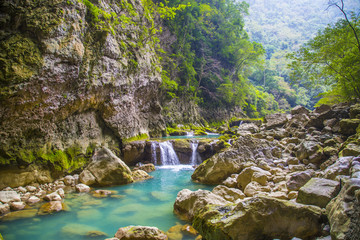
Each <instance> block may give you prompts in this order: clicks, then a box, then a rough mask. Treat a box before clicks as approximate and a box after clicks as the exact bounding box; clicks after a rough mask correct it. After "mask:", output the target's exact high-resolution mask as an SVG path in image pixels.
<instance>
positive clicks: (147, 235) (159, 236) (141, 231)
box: [115, 226, 168, 240]
mask: <svg viewBox="0 0 360 240" xmlns="http://www.w3.org/2000/svg"><path fill="white" fill-rule="evenodd" d="M115 238H117V239H119V240H167V239H168V237H167V236H166V235H165V233H164V232H163V231H161V230H159V229H158V228H156V227H144V226H128V227H122V228H119V229H118V230H117V232H116V233H115Z"/></svg>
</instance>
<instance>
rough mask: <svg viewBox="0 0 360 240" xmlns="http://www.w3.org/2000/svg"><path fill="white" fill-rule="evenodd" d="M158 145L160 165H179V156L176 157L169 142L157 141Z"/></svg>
mask: <svg viewBox="0 0 360 240" xmlns="http://www.w3.org/2000/svg"><path fill="white" fill-rule="evenodd" d="M159 146H160V159H161V164H162V165H180V161H179V158H178V157H177V155H176V153H175V150H174V148H173V146H172V144H171V142H169V141H166V142H161V143H159Z"/></svg>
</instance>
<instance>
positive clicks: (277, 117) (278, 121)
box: [265, 113, 288, 129]
mask: <svg viewBox="0 0 360 240" xmlns="http://www.w3.org/2000/svg"><path fill="white" fill-rule="evenodd" d="M287 121H288V118H287V116H286V114H285V113H275V114H271V115H266V116H265V127H266V129H273V128H277V127H281V126H283V125H285V124H286V123H287Z"/></svg>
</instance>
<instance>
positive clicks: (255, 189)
mask: <svg viewBox="0 0 360 240" xmlns="http://www.w3.org/2000/svg"><path fill="white" fill-rule="evenodd" d="M270 191H271V189H270V187H269V186H261V185H260V183H258V182H254V181H253V182H250V183H249V184H248V185H246V187H245V189H244V194H245V195H246V196H247V197H253V196H255V195H258V194H259V193H261V192H270Z"/></svg>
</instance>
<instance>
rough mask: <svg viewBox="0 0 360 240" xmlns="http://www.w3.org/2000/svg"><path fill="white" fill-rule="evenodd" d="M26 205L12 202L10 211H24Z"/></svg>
mask: <svg viewBox="0 0 360 240" xmlns="http://www.w3.org/2000/svg"><path fill="white" fill-rule="evenodd" d="M25 206H26V204H25V203H24V202H11V203H10V209H11V210H13V211H18V210H22V209H24V208H25Z"/></svg>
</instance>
